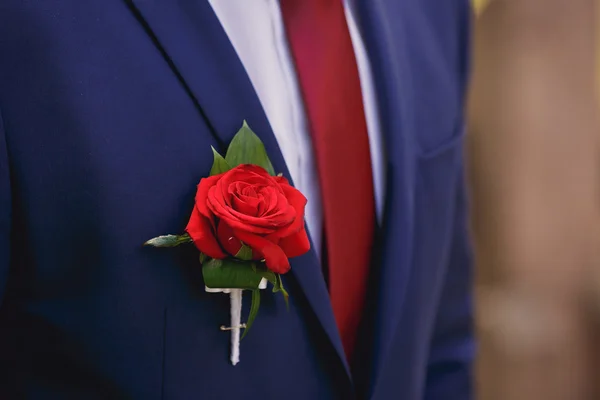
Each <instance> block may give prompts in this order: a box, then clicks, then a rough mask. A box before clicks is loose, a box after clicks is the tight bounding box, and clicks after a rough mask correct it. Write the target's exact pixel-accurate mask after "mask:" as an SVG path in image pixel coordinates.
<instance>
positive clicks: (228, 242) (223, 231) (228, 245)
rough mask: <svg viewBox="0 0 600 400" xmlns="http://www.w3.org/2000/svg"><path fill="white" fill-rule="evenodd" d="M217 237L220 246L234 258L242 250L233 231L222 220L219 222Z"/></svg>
mask: <svg viewBox="0 0 600 400" xmlns="http://www.w3.org/2000/svg"><path fill="white" fill-rule="evenodd" d="M217 237H218V238H219V243H220V244H221V246H222V247H223V248H224V249H225V251H227V252H228V253H229V254H231V255H232V256H235V255H236V254H237V253H238V252H239V251H240V249H241V248H242V243H241V242H240V240H239V239H238V238H236V237H235V235H234V233H233V229H231V227H230V226H229V225H227V223H226V222H225V221H223V220H221V221H219V226H218V228H217Z"/></svg>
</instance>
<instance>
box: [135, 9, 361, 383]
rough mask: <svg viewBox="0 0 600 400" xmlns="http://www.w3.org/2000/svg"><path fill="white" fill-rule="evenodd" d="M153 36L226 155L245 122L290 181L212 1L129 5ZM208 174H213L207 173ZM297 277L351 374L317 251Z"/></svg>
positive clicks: (297, 266) (301, 263)
mask: <svg viewBox="0 0 600 400" xmlns="http://www.w3.org/2000/svg"><path fill="white" fill-rule="evenodd" d="M125 1H126V3H128V5H129V7H130V9H131V10H132V11H133V13H134V14H135V15H136V17H137V19H138V20H139V21H140V23H141V24H142V25H143V26H144V28H145V29H146V30H147V31H148V34H149V35H150V36H151V37H152V39H153V41H154V42H155V44H156V45H157V47H158V50H160V51H161V52H162V53H163V55H164V57H165V60H166V61H167V62H168V63H169V65H170V66H171V68H172V69H173V72H174V73H175V74H176V75H177V77H178V79H179V81H180V82H181V84H182V85H183V86H184V87H185V88H186V90H187V92H188V94H189V96H190V98H191V100H192V101H193V102H194V103H195V104H196V106H197V108H198V111H199V112H200V113H201V114H202V115H203V117H204V119H205V120H206V122H207V124H208V125H209V127H210V128H211V131H212V133H213V135H214V137H215V139H217V141H218V142H219V144H220V147H221V151H224V150H225V149H226V146H227V145H228V144H229V142H230V141H231V139H232V138H233V135H234V134H235V133H236V132H237V130H238V129H239V128H240V126H241V123H242V121H243V120H246V121H248V124H249V125H250V126H251V127H252V129H253V130H254V131H255V132H256V133H257V134H258V135H259V136H260V137H261V139H262V140H263V142H264V144H265V147H266V149H267V152H268V154H269V157H270V158H271V161H272V163H273V166H274V168H275V170H276V171H278V172H281V173H283V175H284V176H286V177H287V178H288V179H290V181H291V177H290V176H289V171H288V169H287V167H286V164H285V161H284V159H283V155H282V153H281V151H280V149H279V146H278V144H277V141H276V139H275V136H274V135H273V132H272V130H271V126H270V124H269V122H268V120H267V117H266V115H265V113H264V111H263V109H262V107H261V105H260V101H259V99H258V97H257V95H256V93H255V91H254V88H253V86H252V83H251V82H250V80H249V78H248V76H247V74H246V72H245V70H244V67H243V65H242V64H241V62H240V60H239V58H238V56H237V54H236V52H235V49H234V48H233V46H232V45H231V43H230V41H229V38H228V37H227V34H226V33H225V31H224V30H223V28H222V26H221V24H220V22H219V20H218V18H217V16H216V15H215V14H214V11H213V10H212V8H211V6H210V4H209V3H208V1H204V0H202V1H187V0H169V1H168V0H125ZM207 172H208V171H207ZM292 273H293V275H294V277H295V278H296V280H297V282H298V283H299V284H300V286H301V287H302V291H303V292H304V294H305V295H306V297H307V300H308V303H309V304H310V306H311V307H312V309H313V311H314V313H315V314H316V316H317V318H318V319H319V321H320V323H321V325H322V327H323V329H324V331H325V333H326V334H327V336H328V337H329V340H330V342H331V343H332V345H333V346H334V348H335V350H336V352H337V354H338V355H339V358H340V360H341V362H342V364H343V366H344V368H345V370H346V373H347V375H348V377H349V376H350V374H349V367H348V364H347V362H346V359H345V356H344V351H343V348H342V343H341V339H340V337H339V333H338V330H337V326H336V323H335V319H334V316H333V311H332V309H331V304H330V301H329V295H328V292H327V287H326V285H325V281H324V279H323V275H322V271H321V266H320V263H319V261H318V259H317V256H316V254H315V252H314V251H313V250H311V251H310V252H309V253H308V254H307V255H305V256H302V257H298V258H296V259H293V260H292Z"/></svg>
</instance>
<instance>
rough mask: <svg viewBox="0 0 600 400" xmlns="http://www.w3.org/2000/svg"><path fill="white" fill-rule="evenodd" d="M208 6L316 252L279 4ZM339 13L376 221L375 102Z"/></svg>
mask: <svg viewBox="0 0 600 400" xmlns="http://www.w3.org/2000/svg"><path fill="white" fill-rule="evenodd" d="M299 1H302V0H299ZM209 2H210V4H211V6H212V8H213V10H214V11H215V14H216V15H217V17H218V18H219V21H220V22H221V25H222V26H223V28H224V30H225V32H226V33H227V35H228V37H229V40H230V41H231V43H232V45H233V47H234V49H235V50H236V52H237V54H238V57H239V58H240V60H241V62H242V64H243V65H244V68H245V69H246V72H247V74H248V77H249V78H250V81H251V82H252V85H253V86H254V90H255V91H256V94H257V95H258V98H259V100H260V103H261V105H262V107H263V109H264V111H265V114H266V116H267V119H268V120H269V123H270V125H271V128H272V129H273V133H274V134H275V138H276V139H277V143H278V144H279V147H280V149H281V152H282V154H283V158H284V160H285V162H286V164H287V167H288V169H289V171H290V175H291V178H292V180H293V181H294V186H295V187H296V188H297V189H298V190H300V191H301V192H302V193H303V194H304V195H305V196H306V198H307V199H308V204H307V206H306V215H305V217H306V224H307V227H308V231H309V233H310V235H311V238H312V240H313V243H314V246H315V248H316V250H317V252H319V250H320V248H321V240H322V237H321V236H322V231H323V230H322V226H323V212H322V208H321V197H320V188H319V175H318V172H317V166H316V160H315V157H314V154H313V148H312V144H311V136H310V132H309V127H308V120H307V117H306V113H305V110H304V104H303V100H302V97H301V93H300V88H299V85H298V80H297V77H296V71H295V66H294V62H293V59H292V56H291V54H290V51H289V48H288V42H287V38H286V34H285V27H284V23H283V19H282V17H281V9H280V7H279V0H243V1H240V0H209ZM345 11H346V19H347V21H348V26H349V29H350V35H351V38H352V44H353V47H354V52H355V55H356V60H357V64H358V70H359V75H360V82H361V88H362V95H363V104H364V109H365V117H366V122H367V129H368V131H369V144H370V148H371V163H372V169H373V182H374V192H375V206H376V211H377V217H378V219H379V220H381V216H382V212H383V200H384V190H385V187H384V172H385V171H384V159H383V154H384V153H383V148H382V146H383V143H382V138H381V132H380V127H379V119H378V114H377V98H376V95H375V88H374V83H373V80H372V76H371V66H370V64H369V60H368V57H367V52H366V50H365V46H364V43H363V40H362V38H361V36H360V32H359V29H358V26H357V24H356V20H355V18H354V13H353V9H352V4H349V3H348V2H347V1H346V2H345Z"/></svg>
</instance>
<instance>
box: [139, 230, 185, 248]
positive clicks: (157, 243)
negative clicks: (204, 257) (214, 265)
mask: <svg viewBox="0 0 600 400" xmlns="http://www.w3.org/2000/svg"><path fill="white" fill-rule="evenodd" d="M191 242H192V238H191V237H190V235H188V234H187V233H184V234H183V235H162V236H157V237H155V238H152V239H150V240H148V241H146V243H144V246H153V247H175V246H179V245H180V244H184V243H191Z"/></svg>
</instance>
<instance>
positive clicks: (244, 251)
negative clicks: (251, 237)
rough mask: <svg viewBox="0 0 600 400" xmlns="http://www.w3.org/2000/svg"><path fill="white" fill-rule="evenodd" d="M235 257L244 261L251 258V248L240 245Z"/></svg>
mask: <svg viewBox="0 0 600 400" xmlns="http://www.w3.org/2000/svg"><path fill="white" fill-rule="evenodd" d="M235 258H237V259H240V260H244V261H250V260H252V248H251V247H250V246H247V245H245V244H242V247H240V250H239V251H238V252H237V254H236V255H235Z"/></svg>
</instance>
